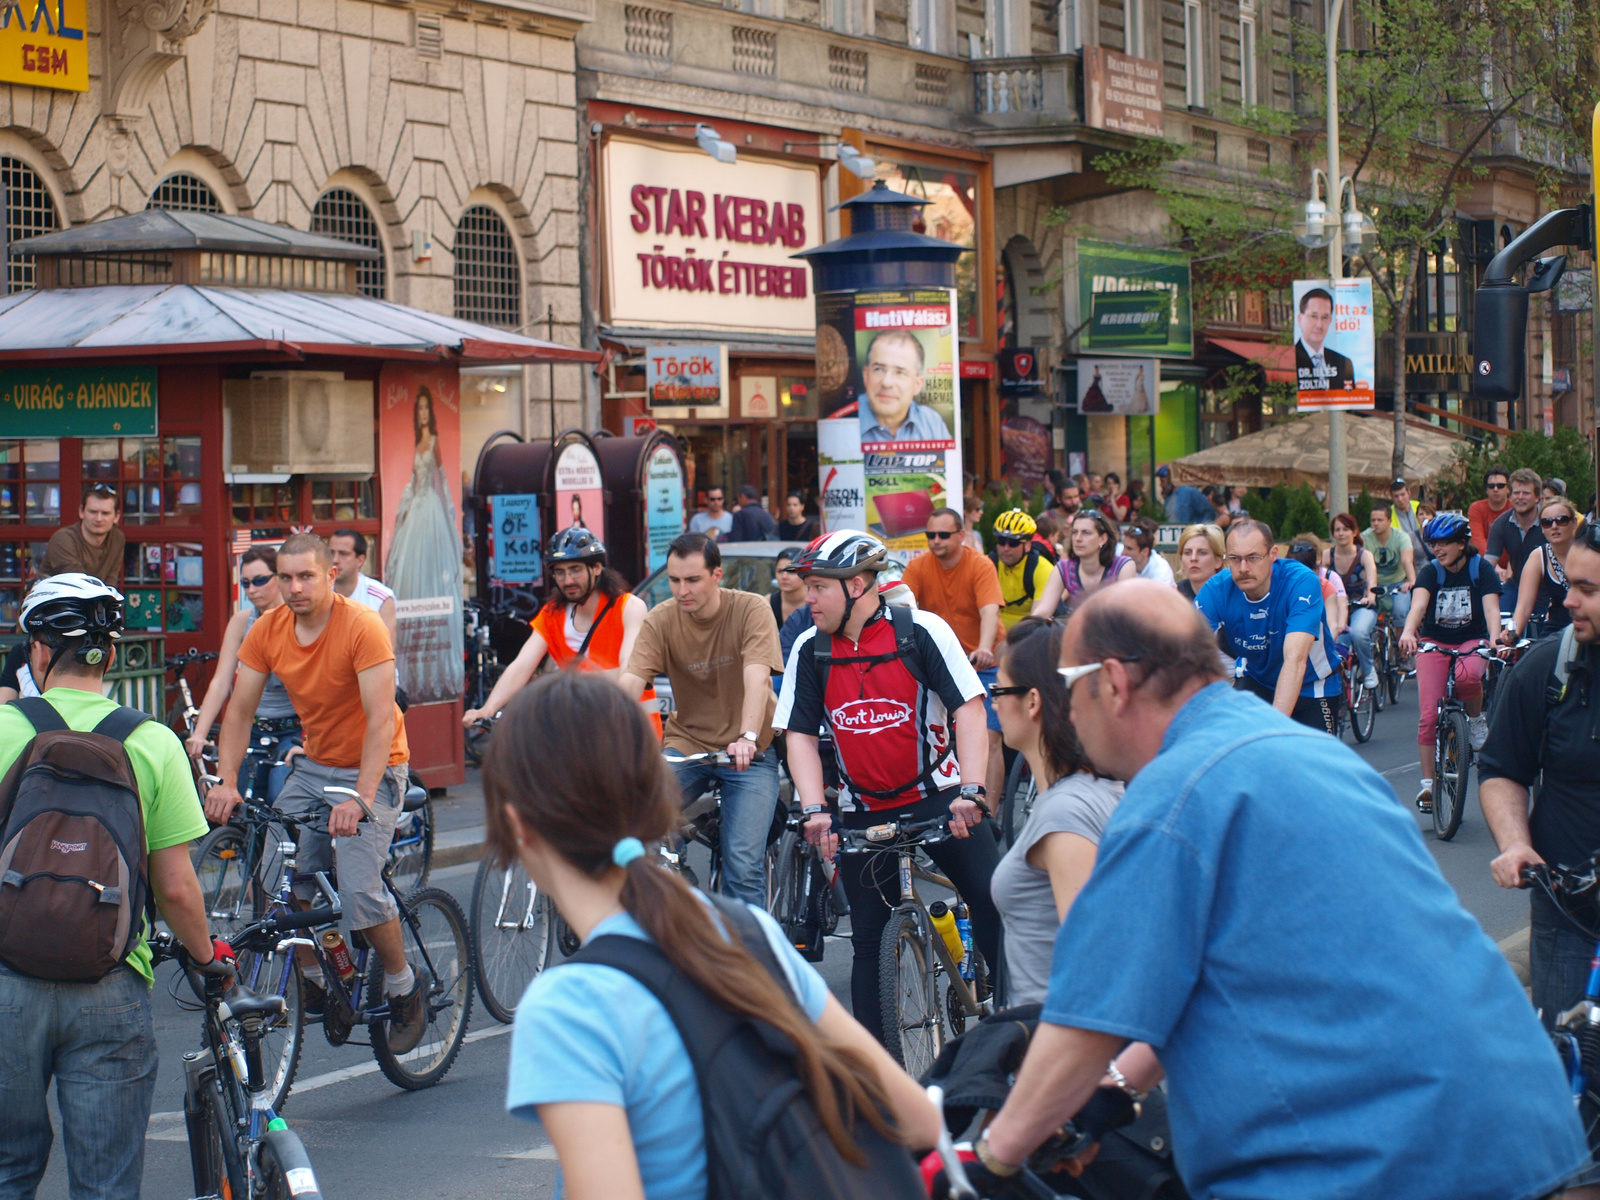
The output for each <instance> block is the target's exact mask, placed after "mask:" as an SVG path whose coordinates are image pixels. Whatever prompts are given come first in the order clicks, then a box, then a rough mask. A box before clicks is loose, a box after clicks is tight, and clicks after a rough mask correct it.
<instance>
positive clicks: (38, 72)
mask: <svg viewBox="0 0 1600 1200" xmlns="http://www.w3.org/2000/svg"><path fill="white" fill-rule="evenodd" d="M88 7H89V0H0V83H20V84H26V85H27V86H29V87H42V88H56V89H58V90H61V91H69V92H87V91H88V90H89V43H88V40H87V38H86V36H85V30H87V29H88V27H89V21H88V16H89V14H88Z"/></svg>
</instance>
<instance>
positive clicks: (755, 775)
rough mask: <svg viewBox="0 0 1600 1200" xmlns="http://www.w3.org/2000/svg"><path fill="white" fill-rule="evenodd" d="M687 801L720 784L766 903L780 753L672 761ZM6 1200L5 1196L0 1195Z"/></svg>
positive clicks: (751, 886)
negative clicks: (746, 759) (741, 766)
mask: <svg viewBox="0 0 1600 1200" xmlns="http://www.w3.org/2000/svg"><path fill="white" fill-rule="evenodd" d="M672 770H673V773H674V774H676V775H677V777H678V786H679V787H680V788H682V789H683V802H684V804H686V805H688V804H692V803H694V801H696V800H698V799H699V798H700V797H701V796H703V795H705V793H706V792H707V791H708V790H709V789H710V788H711V786H712V785H713V784H721V785H722V834H721V836H722V891H723V894H724V895H727V896H732V897H733V898H734V899H735V900H743V901H745V902H746V903H748V904H754V905H755V906H756V907H757V908H765V907H766V906H767V831H768V830H770V829H771V828H772V815H773V813H774V812H775V811H777V807H778V755H777V753H776V752H775V751H774V750H773V749H772V747H771V746H768V747H767V749H766V750H764V751H763V752H762V753H760V754H758V755H756V756H755V757H754V758H752V759H751V760H750V766H749V767H748V768H747V769H746V770H743V771H737V770H735V769H734V768H733V767H731V766H729V767H719V766H717V765H716V764H715V763H709V762H687V763H674V764H673V765H672ZM0 1200H3V1198H0Z"/></svg>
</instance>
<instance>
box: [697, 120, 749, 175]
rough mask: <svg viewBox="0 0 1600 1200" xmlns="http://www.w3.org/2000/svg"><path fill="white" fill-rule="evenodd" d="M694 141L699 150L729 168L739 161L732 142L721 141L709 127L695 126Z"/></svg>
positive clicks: (717, 134)
mask: <svg viewBox="0 0 1600 1200" xmlns="http://www.w3.org/2000/svg"><path fill="white" fill-rule="evenodd" d="M694 140H695V142H696V144H697V145H699V147H700V149H702V150H704V151H705V152H706V153H707V154H709V155H711V157H712V158H714V159H716V160H717V161H718V162H719V163H728V164H729V165H730V166H731V165H732V164H733V163H736V162H738V161H739V151H738V148H737V147H736V146H734V144H733V143H732V142H725V141H723V140H722V136H721V135H720V134H719V133H717V131H716V130H715V129H713V128H711V126H709V125H696V126H695V127H694Z"/></svg>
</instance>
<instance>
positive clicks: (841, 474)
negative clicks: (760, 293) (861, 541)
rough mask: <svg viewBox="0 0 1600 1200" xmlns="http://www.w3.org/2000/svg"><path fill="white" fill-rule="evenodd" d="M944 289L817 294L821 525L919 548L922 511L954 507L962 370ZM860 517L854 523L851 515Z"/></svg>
mask: <svg viewBox="0 0 1600 1200" xmlns="http://www.w3.org/2000/svg"><path fill="white" fill-rule="evenodd" d="M956 319H957V312H956V293H955V290H954V289H952V288H904V289H883V290H876V289H875V290H870V291H868V290H861V291H850V292H826V293H819V294H818V295H817V386H818V388H819V389H820V391H821V399H822V410H823V412H824V413H825V414H826V415H825V418H824V419H823V420H821V421H819V422H818V426H817V448H818V460H819V468H820V484H821V491H822V496H823V509H824V517H825V520H826V527H827V528H828V529H829V530H833V529H839V528H851V527H854V528H865V529H867V530H868V531H870V532H872V533H875V534H877V535H878V536H879V537H881V538H883V540H884V542H885V543H886V544H887V545H888V546H889V548H890V549H892V550H907V551H916V550H925V549H927V545H928V539H927V536H926V534H925V530H926V528H927V523H928V516H929V514H931V513H932V512H933V510H934V509H936V508H942V507H946V506H950V507H957V508H959V506H960V499H961V446H960V441H959V438H960V431H961V419H960V412H959V411H958V410H959V400H958V397H959V395H960V389H959V387H958V386H957V379H958V377H959V373H960V360H959V352H958V350H957V345H958V343H957V340H956V329H957V325H956ZM858 521H859V522H860V523H859V524H857V523H856V522H858Z"/></svg>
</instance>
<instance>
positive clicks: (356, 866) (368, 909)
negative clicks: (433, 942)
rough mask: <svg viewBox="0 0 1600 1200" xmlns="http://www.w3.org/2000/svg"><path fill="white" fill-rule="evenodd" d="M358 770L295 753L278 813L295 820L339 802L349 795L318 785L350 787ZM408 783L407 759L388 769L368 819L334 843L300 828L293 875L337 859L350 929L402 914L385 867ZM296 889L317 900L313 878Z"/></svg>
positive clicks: (320, 868)
mask: <svg viewBox="0 0 1600 1200" xmlns="http://www.w3.org/2000/svg"><path fill="white" fill-rule="evenodd" d="M360 773H361V772H360V771H359V770H358V769H356V768H355V767H329V766H324V765H323V764H322V763H319V762H315V761H314V760H312V758H311V757H310V756H309V755H305V754H300V755H296V756H295V760H294V770H292V771H290V772H289V778H288V779H287V780H286V781H285V782H284V785H283V791H282V792H280V793H279V794H278V803H277V808H278V811H279V812H281V813H282V814H283V815H284V816H285V817H288V818H289V819H290V820H293V819H294V818H295V817H297V816H305V815H307V814H311V813H316V812H319V811H323V810H324V806H326V805H328V804H329V803H330V802H331V803H333V804H342V803H344V802H345V801H346V800H348V799H349V798H350V797H348V796H329V795H326V794H325V793H324V792H323V790H322V789H323V788H325V787H348V788H353V787H355V785H356V777H357V776H358V775H359V774H360ZM409 782H410V777H409V773H408V771H407V768H406V764H405V763H400V764H399V765H397V766H393V767H389V768H388V769H386V770H385V771H384V773H383V778H382V779H381V780H379V782H378V794H377V796H376V797H375V798H374V802H373V803H372V805H371V806H370V807H371V809H372V820H370V821H363V822H362V823H361V824H360V825H359V826H358V827H357V829H356V836H355V837H347V838H339V839H338V845H337V847H336V846H334V844H333V841H332V839H330V838H329V837H328V835H327V834H326V833H324V832H322V831H321V830H319V829H309V828H302V829H301V830H300V844H299V849H298V851H297V852H296V857H295V863H296V866H295V871H296V873H297V874H299V875H302V876H308V877H309V876H311V875H313V874H314V873H315V872H317V871H331V870H333V869H334V867H335V862H336V860H337V867H338V873H339V874H338V887H339V901H340V903H341V904H342V905H343V906H344V916H345V919H346V920H347V921H348V922H349V923H350V928H351V929H371V928H372V927H373V926H374V925H382V924H383V923H384V922H385V921H388V920H390V919H392V918H394V917H397V916H399V915H400V910H399V908H398V907H397V906H396V904H395V902H394V897H392V896H391V895H390V894H389V890H388V889H387V888H386V887H384V886H383V866H384V863H385V861H386V860H387V859H388V857H389V842H390V841H391V840H392V839H393V837H394V827H395V822H396V821H398V820H399V818H400V806H401V804H402V803H404V801H405V794H406V787H407V785H408V784H409ZM294 892H295V895H296V896H298V897H300V899H302V900H312V899H315V898H316V895H317V885H316V882H315V881H314V880H311V879H309V878H308V879H306V880H304V881H302V882H298V883H296V884H295V885H294Z"/></svg>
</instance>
